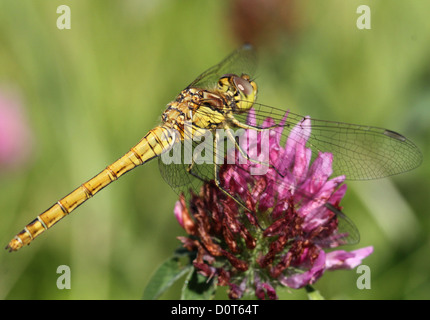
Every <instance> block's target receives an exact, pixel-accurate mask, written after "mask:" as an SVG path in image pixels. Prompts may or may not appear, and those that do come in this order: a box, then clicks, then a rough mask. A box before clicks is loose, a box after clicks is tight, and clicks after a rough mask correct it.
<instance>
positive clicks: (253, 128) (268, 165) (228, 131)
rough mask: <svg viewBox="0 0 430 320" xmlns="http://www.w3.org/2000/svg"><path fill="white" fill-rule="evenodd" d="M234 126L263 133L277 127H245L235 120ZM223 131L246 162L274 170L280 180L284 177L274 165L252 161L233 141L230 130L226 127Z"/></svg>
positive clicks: (234, 140)
mask: <svg viewBox="0 0 430 320" xmlns="http://www.w3.org/2000/svg"><path fill="white" fill-rule="evenodd" d="M233 123H234V124H235V125H236V126H238V127H240V128H242V129H247V130H248V129H251V130H256V131H260V132H261V131H265V130H271V129H274V128H276V127H277V125H273V126H270V127H267V128H260V127H256V126H251V125H247V124H244V123H241V122H240V121H237V120H235V121H234V122H233ZM224 129H225V131H226V133H227V137H228V138H229V139H230V140H231V141H232V142H233V143H234V145H235V147H236V149H237V150H239V152H240V154H241V155H242V156H243V157H244V158H245V159H246V160H248V161H250V162H252V163H256V164H261V165H264V166H266V167H269V168H271V169H273V170H275V172H276V173H277V174H278V175H279V176H281V177H282V178H283V177H284V175H283V174H282V173H281V172H280V171H279V170H278V169H277V168H276V167H275V166H274V165H272V164H270V163H267V162H263V161H259V160H255V159H252V158H251V157H250V156H249V155H248V154H247V153H246V152H245V150H243V148H242V147H241V146H240V145H239V144H238V143H237V141H236V139H235V137H234V136H233V134H232V133H231V130H230V128H229V127H228V126H226V127H225V128H224Z"/></svg>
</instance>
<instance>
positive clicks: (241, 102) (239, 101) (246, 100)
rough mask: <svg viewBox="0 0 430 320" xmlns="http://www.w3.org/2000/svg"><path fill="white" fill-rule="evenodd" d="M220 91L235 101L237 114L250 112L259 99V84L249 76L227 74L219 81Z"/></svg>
mask: <svg viewBox="0 0 430 320" xmlns="http://www.w3.org/2000/svg"><path fill="white" fill-rule="evenodd" d="M218 90H219V91H221V92H222V93H224V94H227V95H229V96H231V97H232V98H233V100H234V101H235V108H236V111H237V112H245V111H248V110H249V109H250V108H251V107H252V105H253V104H254V102H255V100H256V99H257V84H256V83H255V82H254V81H252V80H251V78H250V77H249V76H248V75H247V74H242V76H241V77H239V76H237V75H235V74H225V75H223V76H222V77H221V78H220V79H219V80H218Z"/></svg>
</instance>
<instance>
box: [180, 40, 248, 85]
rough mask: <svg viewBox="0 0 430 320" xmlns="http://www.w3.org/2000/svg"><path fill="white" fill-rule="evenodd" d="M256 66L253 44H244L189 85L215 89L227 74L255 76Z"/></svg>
mask: <svg viewBox="0 0 430 320" xmlns="http://www.w3.org/2000/svg"><path fill="white" fill-rule="evenodd" d="M255 68H256V53H255V51H254V49H253V47H252V46H251V45H248V44H247V45H244V46H242V47H241V48H239V49H238V50H236V51H234V52H233V53H232V54H230V55H229V56H228V57H227V58H225V59H224V60H223V61H221V62H220V63H219V64H217V65H215V66H213V67H211V68H209V69H208V70H206V71H205V72H203V73H202V74H201V75H199V76H198V77H197V78H196V79H195V80H194V81H193V82H192V83H191V84H190V85H189V86H188V87H194V88H202V89H213V88H214V87H215V85H216V84H217V83H218V80H219V79H220V78H221V77H222V76H223V75H225V74H237V75H239V76H241V75H242V74H247V75H249V76H251V77H252V76H253V75H254V72H255Z"/></svg>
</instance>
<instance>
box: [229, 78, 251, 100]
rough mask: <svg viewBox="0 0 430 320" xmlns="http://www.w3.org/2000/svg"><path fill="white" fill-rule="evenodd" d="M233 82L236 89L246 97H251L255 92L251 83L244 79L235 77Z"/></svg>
mask: <svg viewBox="0 0 430 320" xmlns="http://www.w3.org/2000/svg"><path fill="white" fill-rule="evenodd" d="M233 81H234V84H235V85H236V88H237V89H239V90H240V91H241V92H243V93H244V94H245V95H250V94H251V93H252V92H253V90H254V88H253V87H252V85H251V84H250V83H249V81H248V80H246V79H244V78H241V77H237V76H234V77H233Z"/></svg>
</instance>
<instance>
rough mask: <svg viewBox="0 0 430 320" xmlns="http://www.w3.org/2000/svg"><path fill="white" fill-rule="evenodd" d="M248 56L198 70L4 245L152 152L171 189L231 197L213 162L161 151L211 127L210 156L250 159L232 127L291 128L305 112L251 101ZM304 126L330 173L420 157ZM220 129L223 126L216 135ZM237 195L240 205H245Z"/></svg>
mask: <svg viewBox="0 0 430 320" xmlns="http://www.w3.org/2000/svg"><path fill="white" fill-rule="evenodd" d="M254 61H255V52H254V50H253V48H252V47H251V46H250V45H245V46H243V47H241V48H239V49H238V50H236V51H235V52H233V53H232V54H231V55H229V56H228V57H227V58H225V59H224V60H223V61H221V62H220V63H219V64H217V65H215V66H213V67H211V68H209V69H208V70H206V71H205V72H204V73H202V74H201V75H200V76H198V77H197V78H196V79H195V80H194V81H193V82H192V83H191V84H190V85H188V86H187V87H186V88H185V89H184V90H182V91H181V93H180V94H179V95H178V96H177V97H176V99H175V100H174V101H172V102H170V103H168V104H167V108H166V110H165V111H164V113H163V114H162V118H161V119H162V123H161V124H160V125H159V126H158V127H155V128H154V129H152V130H150V131H149V132H148V133H147V134H146V135H145V136H144V137H143V138H142V139H141V140H140V141H139V143H138V144H136V145H135V146H134V147H132V148H131V149H130V150H129V151H128V152H127V153H126V154H125V155H124V156H122V157H121V158H119V159H118V160H117V161H115V162H113V163H112V164H110V165H108V166H107V167H106V168H105V169H104V170H103V171H101V172H100V173H99V174H97V175H96V176H94V177H93V178H91V179H90V180H88V181H87V182H85V183H83V184H82V185H80V186H79V187H77V188H76V189H75V190H73V191H72V192H71V193H69V194H68V195H67V196H65V197H64V198H62V199H60V200H59V201H57V202H56V203H55V204H53V205H52V206H51V207H50V208H49V209H47V210H46V211H45V212H43V213H41V214H40V215H38V216H37V217H36V218H35V219H34V220H33V221H32V222H30V223H29V224H28V225H27V226H25V227H24V229H23V230H22V231H20V232H19V233H18V234H17V235H16V236H15V237H14V238H13V239H12V240H11V241H10V242H9V244H8V245H7V247H6V249H8V250H9V251H16V250H19V249H20V248H22V247H23V246H24V245H28V244H30V243H31V242H32V241H33V240H34V239H35V238H36V237H38V236H39V235H40V234H42V233H43V232H45V231H46V230H48V229H49V228H51V227H52V226H53V225H54V224H55V223H57V222H58V221H60V220H61V219H63V218H64V217H66V216H67V215H69V214H70V213H71V212H72V211H73V210H75V209H76V208H77V207H78V206H80V205H81V204H82V203H84V202H85V201H87V200H88V199H90V198H91V197H93V196H94V195H95V194H96V193H97V192H99V191H100V190H102V189H103V188H105V187H106V186H108V185H109V184H110V183H112V182H114V181H116V180H117V179H118V178H119V177H121V176H122V175H123V174H125V173H126V172H129V171H130V170H132V169H134V168H136V167H137V166H139V165H142V164H144V163H146V162H148V161H150V160H152V159H154V158H156V157H158V158H159V164H160V170H161V173H162V176H163V177H164V179H165V180H166V181H167V182H168V183H169V184H170V186H171V187H172V188H173V189H175V190H177V191H180V192H183V191H186V190H189V189H190V188H191V189H192V190H196V191H197V192H198V190H199V186H201V184H202V183H203V182H207V181H210V180H213V181H215V184H216V185H217V186H218V187H219V188H220V189H221V190H222V191H223V192H224V193H225V194H226V195H228V196H231V194H230V193H229V191H228V190H226V189H225V188H224V187H223V185H222V184H221V182H220V179H219V170H220V165H219V164H218V163H213V164H208V163H203V164H202V163H200V162H199V161H198V160H199V159H198V157H197V156H195V155H194V154H193V153H192V154H191V159H189V161H188V162H186V161H184V158H185V156H182V157H181V158H180V160H181V161H179V163H178V162H175V163H171V164H167V163H166V161H163V159H162V156H163V155H166V154H168V153H169V152H171V150H174V149H175V146H178V145H180V146H185V145H186V144H187V143H188V142H191V144H190V146H191V148H195V147H198V144H197V143H196V142H195V141H196V140H197V141H198V140H199V139H203V138H204V137H206V135H207V132H209V133H212V134H213V135H212V137H213V138H212V139H206V138H205V140H208V141H209V142H210V143H209V145H210V147H211V148H213V150H214V153H213V155H214V157H221V158H223V155H219V154H217V153H218V152H219V151H218V150H220V149H223V148H220V146H223V145H224V142H225V141H230V142H231V143H232V144H233V146H234V147H235V148H236V149H237V150H238V151H239V152H240V153H241V154H242V155H243V156H244V157H245V158H246V159H248V160H249V161H252V159H250V157H249V156H248V155H247V152H246V151H245V150H243V149H242V148H241V147H240V146H239V144H238V142H237V136H235V135H234V134H233V133H232V131H231V129H235V130H237V129H244V130H255V131H263V130H271V129H274V128H276V127H277V126H282V128H283V132H282V135H283V136H284V138H287V137H288V135H289V133H290V132H291V130H292V128H293V127H294V126H295V125H296V124H297V123H300V122H301V121H303V119H304V118H305V117H303V116H301V115H298V114H294V113H292V112H289V113H288V117H286V118H285V117H284V115H285V111H284V110H280V109H276V108H273V107H270V106H267V105H264V104H260V103H257V102H256V98H257V84H256V82H255V81H254V80H253V79H252V78H251V76H252V74H253V72H254V66H255V63H254ZM251 108H253V110H254V112H255V118H256V119H257V120H258V121H259V122H262V121H264V119H267V118H268V117H270V118H271V119H273V120H274V122H275V123H276V124H275V125H272V126H270V127H267V126H264V125H262V124H261V123H260V124H252V125H251V124H247V123H246V117H247V115H248V112H249V111H250V109H251ZM282 119H284V120H282ZM280 123H281V124H280ZM310 124H311V125H310V126H311V128H312V131H311V133H310V136H309V138H308V140H307V147H309V148H311V149H312V153H313V154H317V153H318V152H330V153H332V154H333V163H332V167H333V174H338V175H346V177H347V179H353V180H365V179H376V178H382V177H387V176H390V175H394V174H399V173H402V172H405V171H408V170H411V169H414V168H415V167H417V166H418V165H419V164H420V163H421V161H422V155H421V152H420V151H419V149H418V148H417V147H416V146H415V145H414V144H413V143H412V142H411V141H410V140H408V139H407V138H406V137H404V136H403V135H401V134H399V133H396V132H394V131H391V130H387V129H383V128H377V127H371V126H361V125H355V124H347V123H340V122H334V121H324V120H317V119H311V120H310ZM220 129H222V130H224V131H225V132H226V134H225V136H224V137H222V138H220V136H219V130H220ZM196 138H197V139H196ZM184 149H186V147H184ZM214 162H215V161H214ZM265 165H268V166H270V164H265ZM280 174H281V173H280ZM231 197H233V196H231ZM235 201H236V202H237V203H238V204H239V205H242V206H243V207H245V208H246V204H244V203H241V202H239V201H238V200H237V199H235ZM328 208H329V209H330V210H333V211H334V212H335V213H336V214H338V216H339V218H343V220H344V221H345V222H346V225H347V226H348V228H349V233H350V238H351V241H350V242H356V241H357V240H358V232H356V230H355V227H354V225H353V224H352V222H350V221H349V220H348V219H347V218H346V216H343V215H342V213H341V212H340V211H339V210H336V209H335V208H332V207H328ZM248 209H249V208H248Z"/></svg>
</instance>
